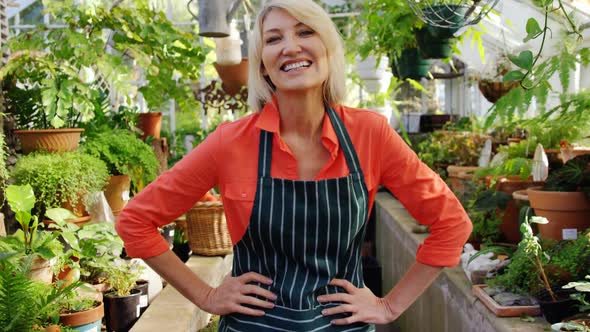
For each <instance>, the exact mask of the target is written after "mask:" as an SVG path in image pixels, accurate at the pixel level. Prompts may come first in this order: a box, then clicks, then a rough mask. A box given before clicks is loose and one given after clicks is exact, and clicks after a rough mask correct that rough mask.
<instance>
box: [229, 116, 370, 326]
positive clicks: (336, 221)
mask: <svg viewBox="0 0 590 332" xmlns="http://www.w3.org/2000/svg"><path fill="white" fill-rule="evenodd" d="M327 112H328V115H329V118H330V121H331V123H332V126H333V127H334V130H335V132H336V135H337V137H338V141H339V143H340V147H341V148H342V149H343V153H344V156H345V158H346V163H347V165H348V168H349V170H350V174H349V175H348V176H345V177H341V178H334V179H326V180H320V181H293V180H286V179H278V178H271V177H270V164H271V160H272V141H273V134H272V133H270V132H267V131H264V130H262V131H261V133H260V144H259V157H258V183H257V187H256V198H255V201H254V206H253V209H252V215H251V217H250V223H249V225H248V228H247V229H246V232H245V234H244V236H243V237H242V239H241V240H240V241H239V242H238V243H236V245H235V246H234V260H233V269H232V276H234V277H235V276H239V275H242V274H244V273H247V272H251V271H254V272H256V273H260V274H262V275H264V276H267V277H269V278H272V280H273V284H272V285H262V284H258V283H256V284H257V285H258V286H260V287H263V288H266V289H268V290H270V291H272V292H273V293H275V294H276V295H277V297H278V298H277V300H276V301H275V307H274V308H273V309H270V310H268V309H262V310H265V312H266V314H265V315H264V316H261V317H254V316H248V315H243V314H231V315H226V316H223V317H222V318H221V320H220V325H219V331H223V332H225V331H244V332H247V331H256V332H261V331H305V332H311V331H374V326H372V325H369V324H365V323H357V324H351V325H344V326H336V325H332V324H330V321H331V320H333V319H337V318H342V317H346V316H347V314H341V315H331V316H323V315H322V314H321V311H322V310H323V309H325V308H328V307H333V306H336V305H338V303H333V304H320V303H319V302H318V301H317V300H316V298H317V297H318V296H320V295H323V294H333V293H339V292H345V291H344V290H343V289H341V288H340V287H336V286H328V283H329V282H330V281H331V280H332V279H334V278H338V279H346V280H348V281H350V282H351V283H352V284H354V285H355V286H356V287H359V288H360V287H364V283H363V275H362V264H361V245H362V242H363V239H364V236H365V228H366V227H365V226H366V221H367V219H368V218H367V213H368V191H367V187H366V184H365V180H364V176H363V172H362V170H361V167H360V163H359V160H358V156H357V154H356V152H355V150H354V147H353V145H352V141H351V140H350V137H349V135H348V132H347V131H346V129H345V127H344V124H343V123H342V120H341V119H340V117H339V116H338V115H337V114H336V112H334V110H332V109H331V108H328V109H327ZM257 309H261V308H257Z"/></svg>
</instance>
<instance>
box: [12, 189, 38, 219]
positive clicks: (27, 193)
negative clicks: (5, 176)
mask: <svg viewBox="0 0 590 332" xmlns="http://www.w3.org/2000/svg"><path fill="white" fill-rule="evenodd" d="M6 200H7V201H8V204H9V205H10V208H11V210H12V211H13V212H15V213H16V212H20V211H25V212H30V211H31V210H32V209H33V206H35V193H34V192H33V188H32V187H31V186H30V185H29V184H26V185H24V186H17V185H10V186H8V187H7V188H6Z"/></svg>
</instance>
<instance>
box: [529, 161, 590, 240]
mask: <svg viewBox="0 0 590 332" xmlns="http://www.w3.org/2000/svg"><path fill="white" fill-rule="evenodd" d="M527 195H528V199H529V201H530V204H531V206H532V207H533V209H534V210H535V214H536V215H538V216H543V217H545V218H547V219H549V220H550V221H551V223H550V224H547V225H540V226H539V233H540V234H541V235H542V236H543V238H549V239H555V240H562V239H564V240H567V239H575V238H576V237H577V234H578V232H583V231H584V230H586V229H587V228H588V227H590V198H589V197H590V155H581V156H577V157H575V158H573V159H570V160H569V161H568V162H566V163H565V164H564V165H563V166H562V167H561V168H560V169H558V170H555V171H553V172H550V174H549V177H548V178H547V180H546V183H545V186H543V187H542V188H539V187H533V188H529V189H527Z"/></svg>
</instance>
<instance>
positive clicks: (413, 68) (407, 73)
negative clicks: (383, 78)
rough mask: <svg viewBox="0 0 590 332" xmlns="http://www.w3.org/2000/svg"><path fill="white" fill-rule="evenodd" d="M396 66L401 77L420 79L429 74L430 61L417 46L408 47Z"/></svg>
mask: <svg viewBox="0 0 590 332" xmlns="http://www.w3.org/2000/svg"><path fill="white" fill-rule="evenodd" d="M396 66H397V72H398V73H399V75H400V78H401V79H405V78H411V79H413V80H420V79H421V78H422V77H426V76H428V70H430V61H429V60H426V59H424V58H422V56H421V55H420V53H419V52H418V49H417V48H407V49H405V50H403V51H402V54H401V56H400V57H399V59H397V63H396Z"/></svg>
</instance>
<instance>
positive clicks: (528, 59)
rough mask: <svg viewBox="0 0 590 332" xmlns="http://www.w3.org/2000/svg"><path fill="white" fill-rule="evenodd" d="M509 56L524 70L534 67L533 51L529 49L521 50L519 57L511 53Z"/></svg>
mask: <svg viewBox="0 0 590 332" xmlns="http://www.w3.org/2000/svg"><path fill="white" fill-rule="evenodd" d="M508 58H509V59H510V61H512V63H514V64H515V65H517V66H518V67H520V68H522V69H524V70H530V69H531V68H532V67H533V52H531V51H529V50H526V51H522V52H520V54H519V55H518V57H516V56H514V55H512V54H509V55H508Z"/></svg>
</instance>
